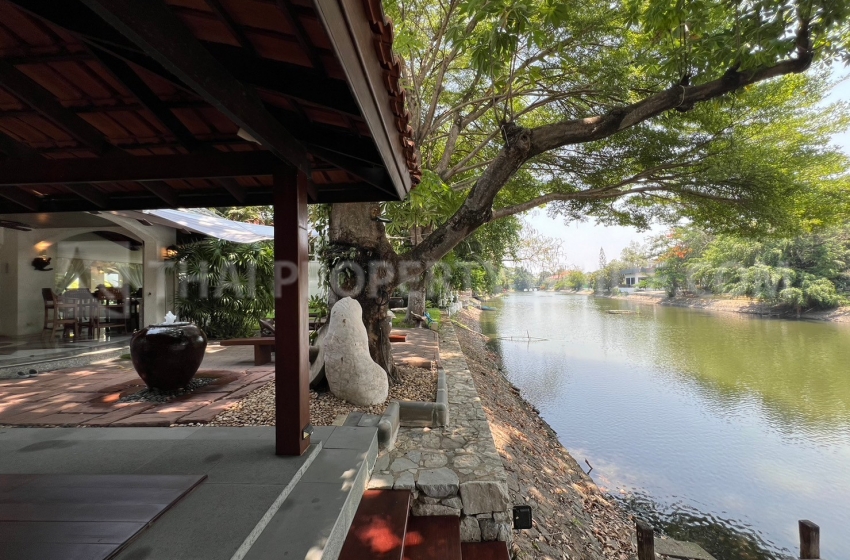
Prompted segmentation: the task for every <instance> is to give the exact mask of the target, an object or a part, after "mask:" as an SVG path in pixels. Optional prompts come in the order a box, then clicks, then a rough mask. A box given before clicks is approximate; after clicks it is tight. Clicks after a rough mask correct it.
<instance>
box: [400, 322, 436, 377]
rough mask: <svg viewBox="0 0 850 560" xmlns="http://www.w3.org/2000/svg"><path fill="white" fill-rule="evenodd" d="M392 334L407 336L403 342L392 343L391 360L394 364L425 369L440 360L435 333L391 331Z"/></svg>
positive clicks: (430, 331)
mask: <svg viewBox="0 0 850 560" xmlns="http://www.w3.org/2000/svg"><path fill="white" fill-rule="evenodd" d="M393 333H403V334H406V335H407V340H406V341H404V342H393V359H394V360H395V362H396V364H404V365H407V366H410V367H419V368H422V367H424V368H427V367H431V362H432V361H434V362H439V360H440V344H439V340H438V335H437V332H436V331H432V330H430V329H393Z"/></svg>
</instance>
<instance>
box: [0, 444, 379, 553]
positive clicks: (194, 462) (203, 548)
mask: <svg viewBox="0 0 850 560" xmlns="http://www.w3.org/2000/svg"><path fill="white" fill-rule="evenodd" d="M376 433H377V430H376V429H375V428H351V427H317V428H316V430H315V432H314V434H313V437H312V445H311V446H310V447H309V448H308V449H307V452H306V453H305V454H304V455H302V456H300V457H279V456H276V455H275V454H274V428H271V427H245V428H211V427H177V428H132V429H126V428H91V429H78V428H0V482H2V480H3V477H2V475H4V474H19V473H24V474H28V475H72V476H77V475H86V476H87V477H91V480H90V482H91V481H95V482H97V481H100V483H101V484H102V485H101V486H100V487H99V488H100V490H98V491H93V492H92V493H91V495H90V496H88V497H87V498H86V501H87V503H88V504H89V505H92V506H96V505H97V504H107V503H109V504H112V506H110V507H111V509H112V513H113V521H127V520H129V521H132V520H134V519H136V518H137V517H138V515H136V513H137V510H138V509H139V508H138V503H139V500H138V499H136V500H133V499H130V500H129V501H125V502H123V503H118V504H115V503H114V502H115V500H114V499H113V497H112V496H110V494H109V492H105V491H103V488H104V487H106V486H107V485H108V484H114V475H120V477H124V478H133V479H134V480H136V481H144V480H146V479H147V480H150V482H151V484H153V483H155V482H156V481H157V478H162V475H168V476H175V475H195V476H204V475H205V476H206V478H205V479H204V480H203V482H201V483H200V484H198V485H197V486H196V487H195V489H194V490H192V491H191V492H190V493H189V494H188V495H186V496H184V497H183V498H182V499H180V500H179V501H177V502H176V503H175V504H174V505H173V506H172V507H171V508H170V509H168V510H167V511H165V513H163V514H162V515H161V517H159V518H158V519H157V520H156V521H154V522H153V523H152V524H151V525H150V526H149V527H148V528H147V529H144V530H142V531H141V533H139V534H138V535H136V536H135V538H133V539H132V541H130V542H127V541H126V540H121V541H120V543H114V542H113V544H118V545H119V546H118V548H121V550H120V552H118V554H117V555H113V554H114V547H112V549H111V550H106V547H101V548H102V550H99V549H97V548H92V547H89V549H88V551H81V550H80V547H78V546H76V545H75V543H78V542H79V537H81V536H85V535H86V534H88V533H90V532H91V531H90V530H89V529H91V528H92V527H89V529H86V528H85V527H83V528H82V529H80V530H79V531H78V532H76V533H75V532H74V531H72V530H71V529H72V528H71V527H70V526H69V527H68V528H67V530H66V531H65V532H64V534H65V535H66V537H67V538H61V537H59V538H56V539H54V540H56V541H57V542H55V543H53V544H54V546H51V547H48V548H50V550H52V551H54V552H59V553H64V556H60V557H62V558H64V559H66V560H71V559H74V560H103V559H105V558H116V559H117V560H143V559H145V560H156V559H164V560H165V559H167V560H232V559H234V558H244V559H245V560H271V559H272V558H292V559H293V560H295V559H308V558H321V557H325V558H336V555H337V554H338V552H339V549H340V548H341V546H342V542H343V541H344V539H345V535H346V533H347V532H348V527H349V525H350V524H351V519H352V517H353V515H354V512H355V511H356V509H357V506H358V505H359V502H360V498H361V496H362V494H363V490H364V488H365V484H366V480H367V479H368V477H369V471H370V470H371V467H372V465H373V464H374V461H375V457H376V455H377V445H378V444H377V436H376ZM101 475H109V476H103V477H102V476H101ZM60 478H61V477H60ZM65 478H67V477H65ZM20 498H21V499H20V500H19V502H20V504H19V505H18V507H15V508H11V507H10V508H6V509H5V510H2V508H0V558H15V559H16V560H17V559H19V558H27V559H28V558H30V557H22V556H19V555H15V553H14V551H15V550H22V549H23V546H22V545H21V542H22V539H23V540H24V541H26V538H27V536H26V533H25V532H21V531H17V530H15V527H14V526H11V525H13V524H18V523H23V524H32V523H34V522H37V521H38V520H37V519H35V516H34V515H33V513H32V512H34V511H36V510H37V509H38V507H37V503H36V502H38V500H39V496H36V495H30V496H28V495H26V493H24V494H23V495H21V497H20ZM73 498H74V497H73V496H70V497H67V500H66V503H67V504H69V507H70V506H71V505H73V504H74V503H76V504H78V505H80V503H79V500H76V501H75V499H73ZM90 509H93V508H90ZM94 509H96V508H94ZM39 511H42V512H43V513H44V511H45V510H44V508H43V507H42V508H41V509H40V510H39ZM46 513H47V517H49V518H50V520H52V521H56V522H62V520H61V519H59V518H58V515H57V514H56V513H55V512H54V513H51V512H46ZM134 515H135V517H134ZM42 517H45V516H44V515H42ZM43 520H44V519H42V521H43ZM80 522H82V523H86V521H85V520H79V521H78V522H77V523H78V524H79V523H80ZM4 524H5V525H7V527H6V529H7V530H5V531H4V530H3V525H4ZM19 527H23V525H20V526H19ZM129 536H132V532H129ZM129 536H128V538H129ZM59 541H61V542H59ZM37 544H38V543H36V546H34V547H29V548H30V549H31V550H35V551H37V550H38V549H39V547H38V546H37ZM16 547H17V548H16ZM75 551H76V552H81V553H80V554H75ZM10 552H11V554H12V555H11V556H9V555H8V554H9V553H10ZM82 552H86V554H83V553H82ZM4 553H5V554H4ZM40 558H46V556H43V557H40Z"/></svg>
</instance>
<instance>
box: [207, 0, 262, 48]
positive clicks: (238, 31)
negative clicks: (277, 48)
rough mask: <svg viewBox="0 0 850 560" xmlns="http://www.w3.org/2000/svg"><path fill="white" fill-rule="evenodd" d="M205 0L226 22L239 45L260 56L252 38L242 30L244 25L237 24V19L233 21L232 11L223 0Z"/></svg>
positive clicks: (222, 20) (228, 29) (223, 21)
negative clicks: (223, 4) (228, 9)
mask: <svg viewBox="0 0 850 560" xmlns="http://www.w3.org/2000/svg"><path fill="white" fill-rule="evenodd" d="M204 1H205V2H206V3H207V5H208V6H209V7H210V8H212V10H213V11H214V12H215V13H216V15H217V16H218V18H219V19H220V20H221V22H222V23H224V26H225V27H227V31H228V32H229V33H230V34H231V35H233V37H234V38H235V39H236V41H237V42H238V43H239V45H240V46H241V47H242V48H244V49H246V50H247V51H248V52H250V53H251V55H252V56H253V57H255V58H258V57H257V51H256V49H254V44H253V43H251V39H249V38H248V36H247V35H246V34H245V32H244V31H243V30H242V27H240V26H239V25H237V24H236V22H235V21H233V18H232V17H231V16H230V13H229V12H228V11H227V9H226V8H225V7H224V6H222V5H221V2H220V1H219V0H204Z"/></svg>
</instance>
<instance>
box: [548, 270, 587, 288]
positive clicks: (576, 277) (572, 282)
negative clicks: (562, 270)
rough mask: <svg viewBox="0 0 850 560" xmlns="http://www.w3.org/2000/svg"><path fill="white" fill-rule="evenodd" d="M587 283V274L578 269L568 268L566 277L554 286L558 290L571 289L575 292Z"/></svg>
mask: <svg viewBox="0 0 850 560" xmlns="http://www.w3.org/2000/svg"><path fill="white" fill-rule="evenodd" d="M586 285H587V275H586V274H585V273H584V272H582V271H581V270H578V269H573V270H569V271H567V273H566V277H565V278H564V279H563V280H561V281H560V282H558V284H557V285H556V286H555V287H556V288H557V289H559V290H564V289H566V290H573V291H574V292H577V291H579V290H581V289H582V288H584V287H585V286H586Z"/></svg>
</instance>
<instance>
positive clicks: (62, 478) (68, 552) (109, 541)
mask: <svg viewBox="0 0 850 560" xmlns="http://www.w3.org/2000/svg"><path fill="white" fill-rule="evenodd" d="M205 478H206V475H191V476H159V475H153V476H144V475H134V476H120V475H0V560H7V559H8V560H12V559H14V560H30V559H32V560H35V559H38V560H106V559H107V558H110V557H112V556H113V555H114V554H115V553H116V552H117V551H118V550H120V549H121V548H122V547H123V546H125V545H126V543H127V542H128V541H129V540H131V539H132V538H134V537H135V536H136V535H138V534H139V532H141V531H143V530H144V529H145V528H146V527H147V526H148V525H150V523H151V522H153V521H154V520H155V519H156V518H158V517H159V516H160V515H162V514H163V513H164V512H165V511H166V510H168V508H170V507H171V506H172V505H173V504H175V503H176V502H177V501H178V500H180V498H182V497H183V496H185V495H186V494H187V493H189V492H190V491H191V490H192V489H193V488H194V487H195V486H197V485H198V484H199V483H200V482H202V481H203V480H204V479H205Z"/></svg>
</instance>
